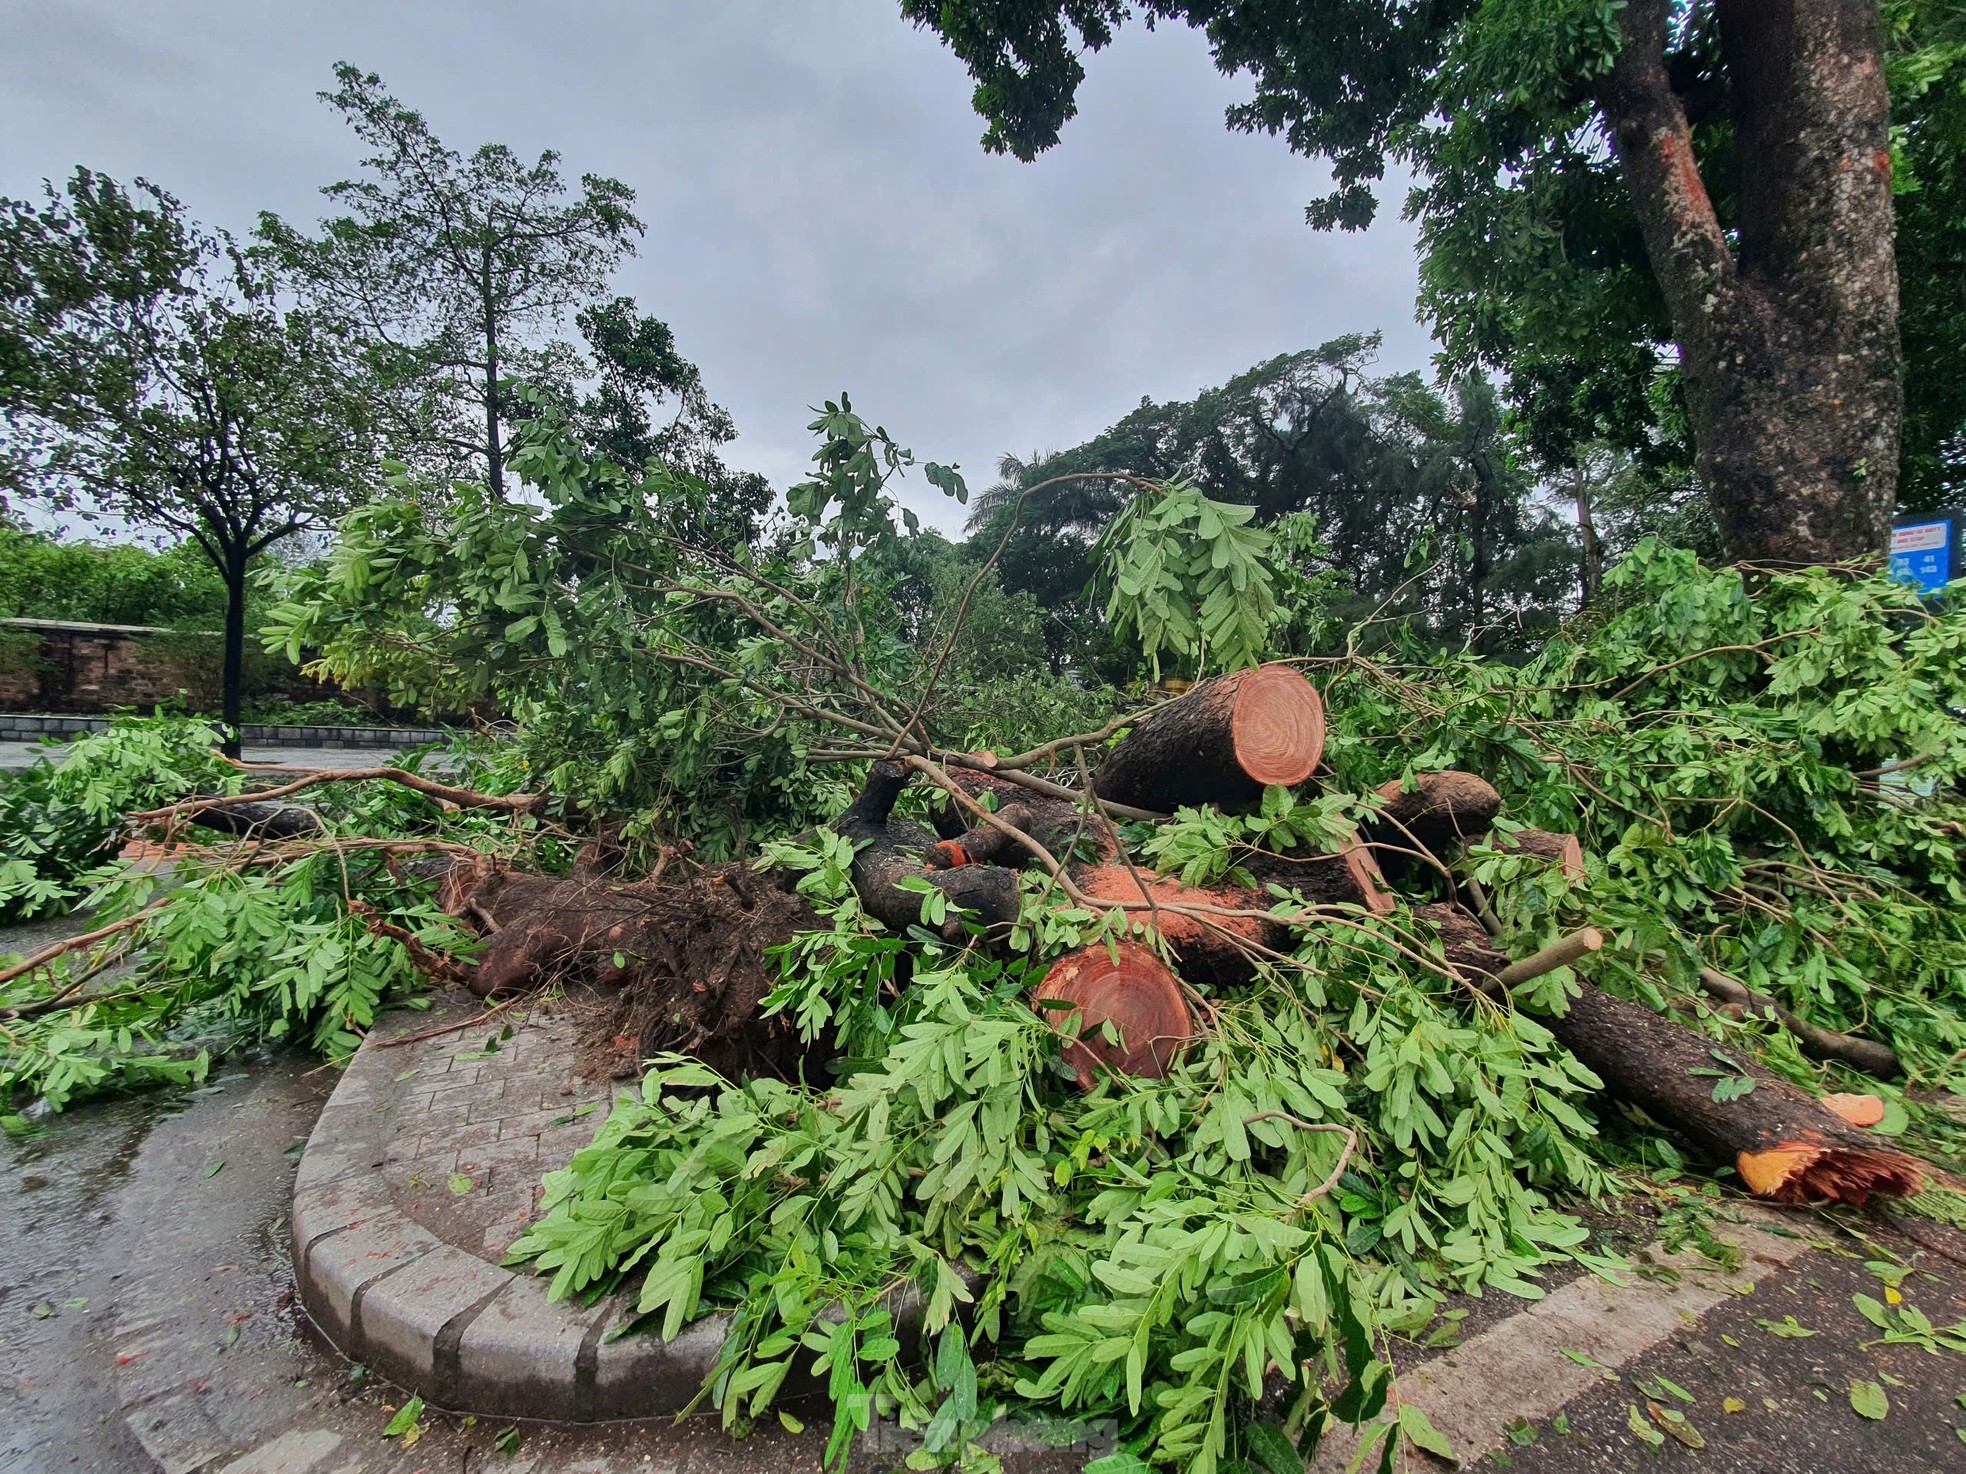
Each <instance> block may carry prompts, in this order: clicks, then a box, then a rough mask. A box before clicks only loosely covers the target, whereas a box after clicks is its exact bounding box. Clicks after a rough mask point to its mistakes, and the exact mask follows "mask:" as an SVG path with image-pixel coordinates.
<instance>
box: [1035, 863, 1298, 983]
mask: <svg viewBox="0 0 1966 1474" xmlns="http://www.w3.org/2000/svg"><path fill="white" fill-rule="evenodd" d="M1072 880H1073V883H1074V884H1076V885H1077V886H1078V888H1079V890H1080V891H1082V892H1083V893H1084V894H1085V895H1086V897H1087V898H1088V899H1090V900H1092V901H1095V902H1097V901H1106V902H1110V903H1111V904H1113V905H1125V906H1133V905H1136V904H1137V903H1139V902H1142V901H1151V902H1152V903H1153V909H1150V910H1149V909H1137V910H1132V911H1130V912H1129V913H1128V919H1129V920H1130V921H1135V922H1146V923H1148V924H1150V925H1152V926H1153V927H1154V928H1155V929H1156V930H1157V931H1158V932H1159V933H1160V934H1161V937H1162V938H1163V939H1164V940H1165V941H1166V942H1167V944H1168V946H1170V947H1171V948H1173V950H1174V955H1175V958H1176V960H1177V961H1178V963H1179V965H1180V968H1181V976H1183V977H1185V978H1186V979H1188V981H1189V982H1192V983H1199V984H1203V985H1206V986H1209V987H1215V988H1228V987H1235V986H1237V985H1239V984H1242V983H1246V982H1248V981H1249V980H1250V979H1251V978H1253V977H1255V976H1256V964H1257V962H1258V961H1259V959H1264V958H1266V957H1267V956H1268V954H1271V953H1276V952H1286V953H1287V952H1288V951H1289V950H1290V948H1291V941H1290V930H1289V928H1288V927H1286V926H1285V925H1284V924H1283V923H1282V922H1280V921H1278V920H1277V919H1276V918H1275V917H1273V916H1271V915H1269V914H1267V913H1268V912H1269V909H1270V907H1271V906H1273V905H1275V904H1276V902H1275V901H1274V899H1273V898H1271V897H1269V896H1267V895H1264V894H1263V893H1262V892H1261V891H1252V890H1246V889H1244V888H1243V887H1242V886H1239V885H1233V884H1223V885H1219V886H1202V885H1183V884H1181V882H1180V881H1178V880H1176V879H1175V878H1174V877H1173V876H1171V875H1155V874H1154V873H1153V872H1152V871H1151V870H1141V871H1133V870H1129V869H1127V868H1126V867H1125V866H1124V865H1089V866H1085V867H1083V868H1081V869H1078V870H1075V871H1073V872H1072ZM1176 906H1179V907H1188V908H1193V909H1194V911H1195V912H1198V913H1200V914H1190V913H1189V912H1184V911H1176V910H1170V909H1166V908H1169V907H1176Z"/></svg>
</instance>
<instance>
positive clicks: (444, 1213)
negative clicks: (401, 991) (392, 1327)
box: [351, 999, 613, 1264]
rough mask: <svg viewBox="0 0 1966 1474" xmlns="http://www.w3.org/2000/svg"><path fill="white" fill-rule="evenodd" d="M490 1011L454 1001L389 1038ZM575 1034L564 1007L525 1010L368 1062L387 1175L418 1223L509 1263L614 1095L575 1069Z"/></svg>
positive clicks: (410, 1020) (383, 1051) (408, 1019)
mask: <svg viewBox="0 0 1966 1474" xmlns="http://www.w3.org/2000/svg"><path fill="white" fill-rule="evenodd" d="M483 1012H484V1006H483V1005H482V1004H480V1003H478V1002H477V1001H476V1000H475V999H469V1000H466V999H454V1000H452V1001H451V1003H450V1004H449V1005H448V1007H447V1008H446V1009H445V1010H444V1012H443V1013H441V1014H432V1015H429V1016H416V1015H406V1016H404V1021H403V1022H401V1023H398V1024H397V1025H396V1026H395V1027H394V1028H393V1029H391V1030H389V1031H388V1032H389V1034H390V1035H391V1036H393V1037H403V1036H406V1035H410V1034H416V1033H420V1032H423V1031H425V1030H428V1029H432V1028H440V1027H442V1026H443V1025H444V1024H445V1023H446V1022H453V1021H455V1019H456V1018H458V1017H461V1018H464V1019H469V1018H472V1017H474V1016H475V1015H477V1014H481V1013H483ZM508 1016H509V1017H510V1021H509V1022H508ZM508 1032H509V1037H505V1036H506V1035H507V1034H508ZM575 1033H576V1023H575V1017H574V1014H573V1012H572V1011H571V1010H570V1009H569V1008H568V1007H567V1005H566V1004H565V1003H563V1002H562V1003H557V1004H543V1005H536V1006H529V1005H525V1004H519V1005H515V1006H514V1008H513V1009H508V1010H505V1011H504V1012H502V1013H499V1014H495V1015H493V1016H492V1017H491V1018H490V1019H488V1020H486V1021H485V1022H483V1023H482V1024H479V1025H475V1026H473V1027H471V1028H468V1029H461V1030H458V1031H456V1032H453V1033H447V1034H443V1035H440V1036H439V1037H437V1038H434V1039H426V1040H423V1041H421V1042H419V1043H414V1044H407V1045H403V1046H401V1047H397V1048H378V1049H377V1050H376V1051H375V1054H374V1055H373V1056H372V1057H371V1058H370V1059H367V1060H364V1061H362V1062H361V1069H362V1071H363V1073H364V1075H365V1076H366V1077H367V1079H368V1082H369V1083H370V1084H371V1085H372V1086H379V1087H381V1088H380V1089H379V1090H377V1091H376V1093H375V1096H374V1098H373V1106H372V1109H373V1110H374V1112H375V1114H376V1115H378V1116H380V1117H382V1118H383V1125H384V1127H385V1128H386V1129H385V1132H384V1137H383V1147H384V1156H383V1166H382V1168H381V1172H382V1175H383V1177H384V1178H385V1179H386V1180H387V1182H388V1184H389V1187H390V1190H391V1192H392V1194H393V1195H394V1199H395V1202H396V1204H397V1206H398V1207H399V1208H400V1209H401V1210H402V1211H403V1213H404V1214H405V1215H406V1216H407V1217H409V1218H410V1219H411V1221H413V1222H415V1223H418V1224H421V1225H422V1226H423V1227H424V1228H426V1229H428V1230H429V1231H430V1232H431V1233H432V1234H433V1235H434V1236H435V1237H436V1238H437V1239H438V1240H439V1241H441V1242H443V1243H446V1244H451V1245H454V1246H456V1247H457V1248H459V1249H462V1250H464V1251H465V1252H467V1253H469V1254H473V1255H475V1256H477V1257H479V1258H482V1259H485V1260H487V1261H488V1262H490V1263H492V1264H496V1263H498V1262H499V1261H500V1260H501V1259H503V1258H504V1257H505V1252H506V1250H507V1249H508V1248H510V1247H511V1245H512V1241H513V1240H514V1239H516V1238H517V1237H518V1236H519V1235H520V1233H521V1232H523V1231H524V1229H525V1226H526V1224H527V1223H528V1222H530V1221H531V1219H532V1218H533V1216H534V1214H535V1213H536V1211H537V1210H538V1207H539V1193H540V1187H539V1180H540V1178H541V1176H543V1175H544V1174H545V1173H547V1172H552V1171H557V1170H558V1169H560V1168H562V1167H564V1166H566V1164H567V1162H568V1160H569V1159H570V1158H571V1157H572V1156H573V1154H574V1153H575V1152H577V1151H579V1150H580V1148H582V1147H584V1146H586V1145H587V1143H588V1142H590V1141H592V1140H593V1139H594V1130H595V1128H596V1127H598V1126H599V1125H600V1124H601V1121H602V1119H603V1118H604V1116H605V1114H606V1111H607V1108H608V1104H609V1101H610V1098H611V1095H612V1093H613V1092H612V1087H610V1085H609V1083H608V1082H607V1081H601V1082H599V1083H596V1082H594V1081H590V1080H584V1079H581V1078H580V1077H579V1075H578V1074H577V1073H576V1072H575V1071H574V1068H573V1060H574V1049H575V1042H576V1041H575V1037H574V1036H575ZM379 1042H380V1041H379ZM351 1068H352V1067H351Z"/></svg>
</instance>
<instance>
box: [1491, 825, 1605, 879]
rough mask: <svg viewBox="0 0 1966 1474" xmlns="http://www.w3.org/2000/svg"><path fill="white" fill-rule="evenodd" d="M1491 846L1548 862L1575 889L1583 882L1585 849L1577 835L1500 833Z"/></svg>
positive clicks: (1521, 831)
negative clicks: (1561, 873) (1559, 871)
mask: <svg viewBox="0 0 1966 1474" xmlns="http://www.w3.org/2000/svg"><path fill="white" fill-rule="evenodd" d="M1490 843H1492V844H1493V845H1494V846H1495V848H1496V849H1498V850H1512V851H1520V852H1521V853H1522V854H1525V855H1533V856H1535V857H1536V858H1537V859H1539V860H1545V861H1548V862H1549V863H1550V864H1552V865H1555V866H1556V867H1557V868H1558V869H1560V870H1561V871H1562V872H1563V878H1564V879H1565V880H1567V881H1569V882H1570V883H1571V884H1572V885H1575V884H1577V883H1579V882H1580V881H1582V880H1583V879H1584V876H1585V873H1586V872H1585V870H1584V846H1583V842H1582V841H1581V840H1579V839H1578V838H1577V836H1576V835H1574V834H1555V833H1552V832H1551V831H1550V830H1547V829H1518V830H1516V831H1514V832H1513V833H1510V834H1500V833H1498V834H1496V835H1494V836H1493V838H1492V839H1491V840H1490Z"/></svg>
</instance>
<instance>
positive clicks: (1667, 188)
mask: <svg viewBox="0 0 1966 1474" xmlns="http://www.w3.org/2000/svg"><path fill="white" fill-rule="evenodd" d="M1714 12H1715V16H1716V18H1717V19H1718V22H1719V27H1720V38H1721V56H1722V62H1723V65H1724V68H1725V72H1726V78H1727V84H1728V93H1729V99H1728V105H1729V110H1730V113H1731V116H1732V119H1733V123H1734V148H1733V152H1734V158H1735V166H1736V170H1737V177H1736V180H1735V181H1734V184H1735V194H1736V197H1737V199H1738V203H1739V209H1738V219H1737V220H1734V221H1723V220H1721V219H1720V218H1719V216H1718V215H1717V214H1716V212H1715V209H1714V205H1713V202H1712V200H1711V199H1710V198H1709V191H1708V189H1707V187H1706V184H1705V183H1704V181H1703V180H1702V179H1701V177H1700V170H1699V165H1698V162H1697V161H1696V159H1695V158H1694V154H1693V140H1692V131H1691V128H1690V126H1689V123H1688V119H1687V111H1686V106H1685V104H1684V102H1683V101H1682V99H1681V98H1680V97H1679V96H1678V95H1677V94H1676V93H1675V92H1674V90H1673V86H1672V83H1671V81H1670V79H1669V77H1668V74H1667V67H1666V53H1667V50H1668V48H1669V46H1671V45H1673V44H1675V38H1674V36H1673V35H1672V33H1671V29H1670V28H1671V16H1672V7H1671V6H1670V4H1669V0H1633V3H1632V4H1629V5H1627V6H1626V7H1625V9H1624V10H1623V11H1622V12H1621V13H1620V18H1619V23H1620V25H1621V26H1622V28H1623V31H1624V37H1625V44H1624V46H1623V48H1622V49H1621V50H1620V51H1619V53H1618V57H1617V60H1616V63H1615V64H1614V65H1613V66H1612V68H1611V70H1610V71H1609V72H1607V73H1606V74H1605V75H1604V76H1603V78H1601V79H1600V82H1599V85H1598V92H1597V102H1598V106H1599V108H1600V110H1601V112H1602V114H1603V117H1604V120H1605V124H1606V127H1607V129H1608V131H1609V133H1610V136H1611V140H1612V145H1613V147H1614V148H1615V150H1616V152H1617V156H1618V162H1619V165H1620V167H1621V170H1622V173H1623V176H1624V180H1625V186H1626V190H1627V192H1628V194H1629V196H1630V198H1631V202H1632V205H1633V207H1634V209H1635V211H1636V213H1637V215H1638V220H1639V224H1640V226H1641V228H1642V230H1643V233H1644V237H1645V248H1646V254H1647V256H1648V258H1649V259H1650V261H1651V265H1652V270H1653V274H1654V275H1655V276H1656V278H1657V279H1658V282H1659V285H1660V287H1661V289H1662V291H1663V293H1664V296H1665V301H1666V306H1667V310H1668V312H1669V313H1670V315H1671V320H1672V326H1673V333H1674V336H1675V337H1676V339H1677V340H1678V344H1679V351H1680V370H1681V373H1682V376H1683V378H1684V382H1685V391H1686V406H1687V413H1688V417H1689V419H1690V421H1691V425H1692V430H1693V440H1694V449H1695V454H1696V458H1697V463H1698V466H1699V470H1700V475H1701V478H1702V480H1703V481H1704V482H1705V483H1706V487H1707V492H1708V496H1709V498H1710V499H1711V501H1712V503H1713V509H1714V515H1715V517H1716V519H1717V520H1718V522H1719V524H1720V530H1721V533H1722V536H1723V537H1724V538H1725V540H1726V544H1727V548H1728V551H1729V553H1730V554H1731V555H1732V556H1733V557H1735V558H1739V559H1746V560H1751V561H1755V562H1761V563H1770V564H1788V565H1804V564H1818V563H1826V562H1836V561H1842V560H1845V559H1852V558H1861V557H1867V556H1870V555H1873V554H1875V553H1877V552H1878V551H1880V550H1881V549H1882V547H1883V546H1884V542H1885V539H1886V537H1887V535H1888V533H1889V530H1890V526H1891V517H1892V514H1893V511H1894V509H1895V506H1896V501H1897V480H1898V437H1899V430H1900V424H1901V420H1902V416H1903V390H1902V385H1901V383H1900V370H1901V354H1900V349H1899V343H1898V326H1897V316H1898V279H1897V267H1896V261H1895V257H1894V255H1893V250H1892V239H1891V230H1892V220H1893V216H1892V204H1891V153H1890V138H1889V128H1890V104H1889V99H1888V96H1887V94H1886V91H1885V85H1884V72H1883V66H1882V61H1881V50H1880V41H1879V30H1878V10H1877V4H1876V0H1717V3H1716V5H1715V7H1714Z"/></svg>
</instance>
